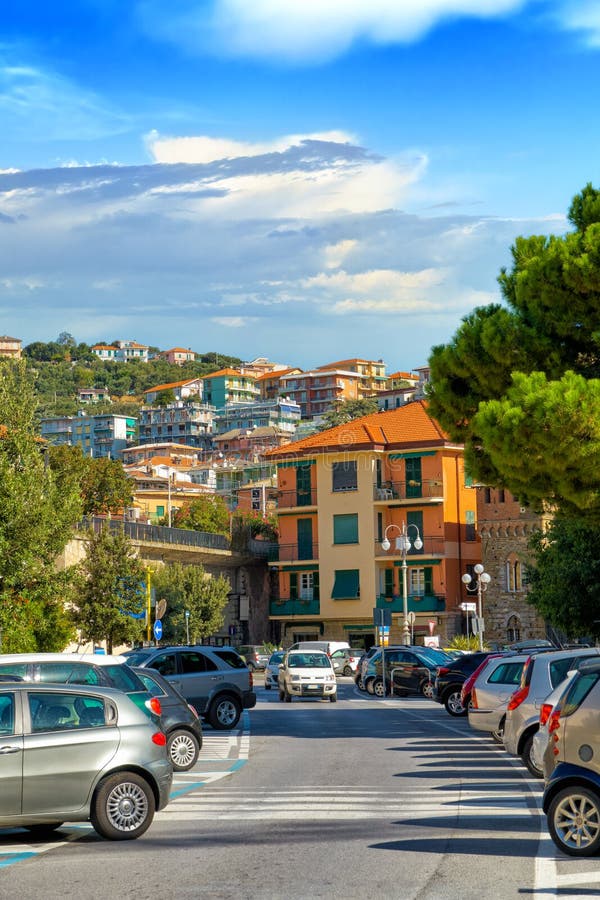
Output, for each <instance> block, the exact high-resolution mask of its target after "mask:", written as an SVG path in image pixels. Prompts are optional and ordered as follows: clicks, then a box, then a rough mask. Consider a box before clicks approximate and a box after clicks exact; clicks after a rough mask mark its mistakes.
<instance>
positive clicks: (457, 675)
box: [433, 653, 489, 716]
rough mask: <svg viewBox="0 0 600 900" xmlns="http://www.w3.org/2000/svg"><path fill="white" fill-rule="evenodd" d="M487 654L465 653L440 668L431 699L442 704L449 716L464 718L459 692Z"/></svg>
mask: <svg viewBox="0 0 600 900" xmlns="http://www.w3.org/2000/svg"><path fill="white" fill-rule="evenodd" d="M488 656H489V653H465V654H464V656H460V657H459V658H458V659H455V660H454V662H451V663H447V664H445V665H443V666H440V667H439V668H438V670H437V674H436V676H435V682H434V685H433V699H434V700H437V702H438V703H442V704H443V705H444V706H445V707H446V711H447V712H449V713H450V715H451V716H466V715H467V707H466V706H463V704H462V701H461V699H460V692H461V688H462V686H463V684H464V682H465V681H466V680H467V678H468V677H469V675H471V674H472V673H473V672H474V671H475V669H476V668H477V667H478V666H479V665H480V663H482V662H483V660H484V659H486V657H488Z"/></svg>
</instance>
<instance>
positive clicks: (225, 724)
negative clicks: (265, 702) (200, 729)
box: [208, 694, 242, 731]
mask: <svg viewBox="0 0 600 900" xmlns="http://www.w3.org/2000/svg"><path fill="white" fill-rule="evenodd" d="M241 714H242V705H241V703H240V701H239V700H238V699H237V697H233V696H232V695H231V694H225V695H223V696H222V697H217V699H216V700H213V702H212V704H211V707H210V712H209V714H208V721H209V722H210V724H211V725H212V727H213V728H217V729H218V730H219V731H224V730H225V729H227V728H235V726H236V725H237V723H238V722H239V720H240V716H241Z"/></svg>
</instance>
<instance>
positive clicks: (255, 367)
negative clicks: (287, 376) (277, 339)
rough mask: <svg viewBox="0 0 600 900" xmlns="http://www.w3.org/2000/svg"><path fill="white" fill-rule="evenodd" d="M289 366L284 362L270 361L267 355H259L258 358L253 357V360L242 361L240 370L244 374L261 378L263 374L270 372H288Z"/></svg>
mask: <svg viewBox="0 0 600 900" xmlns="http://www.w3.org/2000/svg"><path fill="white" fill-rule="evenodd" d="M287 371H288V366H286V365H284V364H283V363H274V362H270V360H268V359H267V357H266V356H257V357H256V359H253V360H252V361H251V362H245V363H242V364H241V366H240V372H241V373H242V375H254V377H255V378H259V377H260V376H261V375H265V374H267V373H270V372H287Z"/></svg>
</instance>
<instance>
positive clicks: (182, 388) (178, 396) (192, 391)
mask: <svg viewBox="0 0 600 900" xmlns="http://www.w3.org/2000/svg"><path fill="white" fill-rule="evenodd" d="M167 392H171V393H172V394H173V398H174V399H175V400H188V399H189V398H190V397H193V398H194V399H195V400H197V401H198V402H200V403H201V402H202V400H203V396H204V382H203V381H202V378H201V377H198V378H185V379H184V380H183V381H170V382H169V383H168V384H157V385H155V386H154V387H151V388H148V389H147V390H145V391H144V400H145V401H146V403H148V404H150V403H155V402H156V400H157V398H158V396H159V395H160V394H164V393H167Z"/></svg>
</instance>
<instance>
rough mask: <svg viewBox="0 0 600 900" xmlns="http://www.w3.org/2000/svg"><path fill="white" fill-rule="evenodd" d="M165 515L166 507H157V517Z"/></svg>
mask: <svg viewBox="0 0 600 900" xmlns="http://www.w3.org/2000/svg"><path fill="white" fill-rule="evenodd" d="M164 514H165V508H164V506H157V507H156V515H157V516H164Z"/></svg>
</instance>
